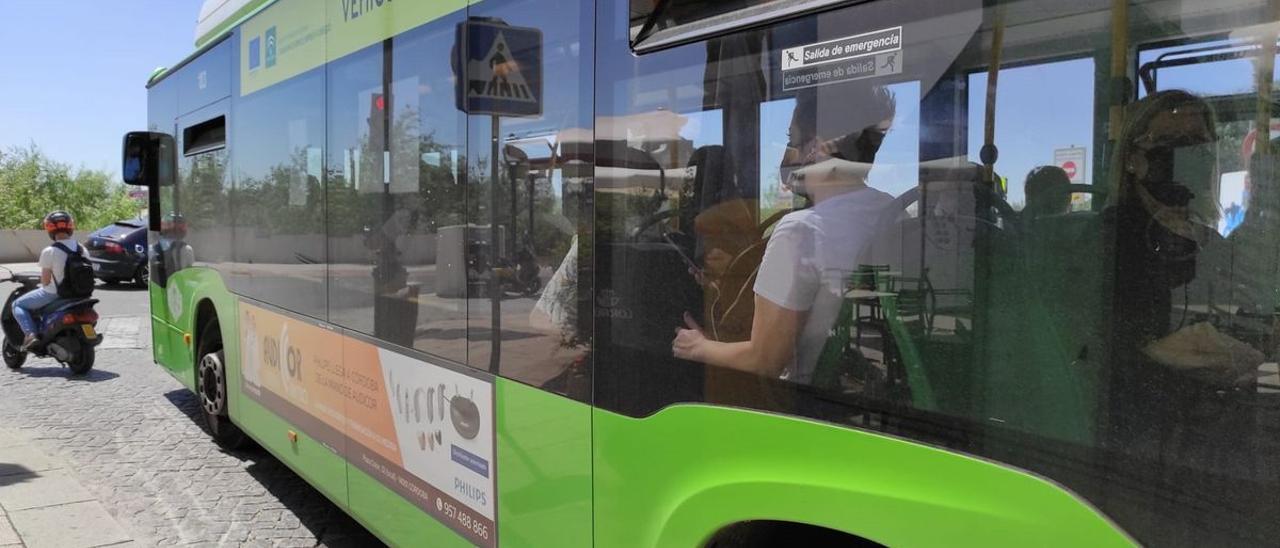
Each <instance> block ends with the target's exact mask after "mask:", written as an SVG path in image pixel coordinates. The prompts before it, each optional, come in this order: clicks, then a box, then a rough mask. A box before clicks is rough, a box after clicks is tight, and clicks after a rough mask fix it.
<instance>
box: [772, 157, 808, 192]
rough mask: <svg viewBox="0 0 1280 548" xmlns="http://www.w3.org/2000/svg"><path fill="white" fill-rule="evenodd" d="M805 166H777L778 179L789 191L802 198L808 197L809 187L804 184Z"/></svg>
mask: <svg viewBox="0 0 1280 548" xmlns="http://www.w3.org/2000/svg"><path fill="white" fill-rule="evenodd" d="M804 168H805V166H802V165H800V166H782V167H779V168H778V180H779V181H781V182H782V184H783V185H785V186H786V187H787V188H790V189H791V192H792V193H794V194H796V195H797V196H801V197H804V198H808V197H809V189H808V187H806V186H805V184H804V171H803V170H804Z"/></svg>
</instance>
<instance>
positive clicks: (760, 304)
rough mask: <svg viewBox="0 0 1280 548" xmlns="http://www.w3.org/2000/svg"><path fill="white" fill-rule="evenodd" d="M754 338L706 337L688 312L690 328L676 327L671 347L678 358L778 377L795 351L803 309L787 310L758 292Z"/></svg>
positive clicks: (687, 317)
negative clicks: (721, 340) (735, 339)
mask: <svg viewBox="0 0 1280 548" xmlns="http://www.w3.org/2000/svg"><path fill="white" fill-rule="evenodd" d="M755 299H756V300H755V303H756V310H755V314H754V315H753V316H752V321H751V339H750V340H747V341H742V342H732V343H725V342H719V341H713V340H710V339H708V338H706V336H705V335H703V333H702V329H701V328H700V327H698V325H697V324H696V323H694V322H693V318H692V317H690V316H689V315H687V314H686V315H685V323H686V324H688V326H689V328H688V329H683V328H677V329H676V339H675V341H674V342H673V343H672V351H673V353H674V354H675V356H676V357H677V358H683V359H686V360H692V361H697V362H702V363H705V364H707V365H714V366H717V367H726V368H729V369H737V370H740V371H746V372H748V373H755V374H758V375H763V376H767V377H776V376H778V375H780V374H781V373H782V370H783V369H784V368H786V366H787V364H789V363H791V360H792V357H793V355H794V353H795V351H796V339H797V336H798V335H799V332H800V324H801V322H802V321H803V319H804V318H803V316H804V314H805V313H804V312H799V311H795V310H788V309H786V308H783V307H781V306H778V305H777V304H774V303H773V301H770V300H769V299H766V298H764V297H761V296H760V295H756V298H755Z"/></svg>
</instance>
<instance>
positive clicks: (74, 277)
mask: <svg viewBox="0 0 1280 548" xmlns="http://www.w3.org/2000/svg"><path fill="white" fill-rule="evenodd" d="M53 247H56V248H58V249H61V250H62V252H63V253H66V254H67V264H66V267H65V268H64V269H63V271H62V281H60V282H58V283H57V286H58V296H59V297H62V298H64V299H83V298H86V297H89V296H90V295H93V287H94V284H95V283H96V282H95V281H94V278H93V265H92V264H90V263H89V259H87V258H85V256H84V248H83V247H77V248H76V250H75V251H71V250H70V249H67V246H65V245H62V244H61V243H58V242H54V243H53Z"/></svg>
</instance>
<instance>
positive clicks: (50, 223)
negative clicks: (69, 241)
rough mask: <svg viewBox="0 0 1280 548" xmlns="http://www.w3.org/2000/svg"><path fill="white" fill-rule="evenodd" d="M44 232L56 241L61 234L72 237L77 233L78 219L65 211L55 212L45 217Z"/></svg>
mask: <svg viewBox="0 0 1280 548" xmlns="http://www.w3.org/2000/svg"><path fill="white" fill-rule="evenodd" d="M44 231H45V232H47V233H49V238H51V239H55V240H56V239H57V235H58V233H59V232H64V233H66V234H67V236H70V235H71V234H72V233H74V232H75V231H76V219H75V217H72V216H71V214H70V213H67V212H65V211H62V210H58V211H54V212H52V213H49V214H48V215H45V216H44Z"/></svg>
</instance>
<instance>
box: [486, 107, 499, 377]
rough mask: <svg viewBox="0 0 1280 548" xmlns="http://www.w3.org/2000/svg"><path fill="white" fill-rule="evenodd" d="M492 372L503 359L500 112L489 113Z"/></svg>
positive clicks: (490, 357)
mask: <svg viewBox="0 0 1280 548" xmlns="http://www.w3.org/2000/svg"><path fill="white" fill-rule="evenodd" d="M489 118H490V120H491V125H490V127H491V129H490V130H489V144H490V145H491V146H490V148H489V163H490V166H489V169H490V171H489V181H490V182H491V183H492V184H490V185H489V315H490V316H491V318H490V320H489V321H490V322H491V324H490V325H491V327H490V329H489V372H490V373H493V374H494V375H497V374H498V364H499V363H501V362H502V280H500V279H499V278H498V206H499V204H498V129H499V127H498V126H499V123H498V115H497V114H493V115H490V116H489Z"/></svg>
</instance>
